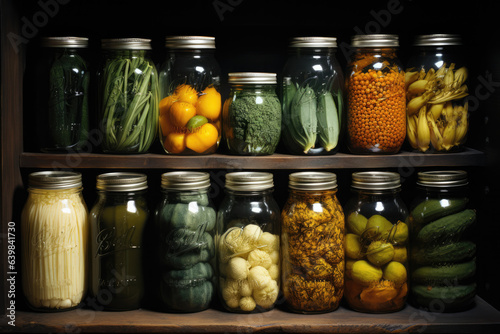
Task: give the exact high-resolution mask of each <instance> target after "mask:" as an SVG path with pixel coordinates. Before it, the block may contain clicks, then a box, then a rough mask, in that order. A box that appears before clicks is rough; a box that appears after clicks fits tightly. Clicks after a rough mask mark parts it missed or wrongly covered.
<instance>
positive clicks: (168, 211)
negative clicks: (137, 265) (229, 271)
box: [156, 171, 216, 312]
mask: <svg viewBox="0 0 500 334" xmlns="http://www.w3.org/2000/svg"><path fill="white" fill-rule="evenodd" d="M161 187H162V192H163V195H162V200H161V201H160V203H159V205H158V207H157V211H156V225H157V228H158V231H159V232H158V237H159V251H160V256H159V258H160V263H159V265H160V277H161V281H160V289H159V292H160V297H161V301H162V303H163V306H164V307H165V308H166V309H167V310H171V311H176V312H197V311H202V310H205V309H207V308H208V307H209V306H210V303H211V301H212V298H213V296H214V291H215V288H214V284H215V274H214V273H215V271H214V267H213V266H214V261H215V258H214V255H215V247H214V235H215V219H216V212H215V209H214V206H213V204H212V200H211V198H210V197H209V195H208V190H209V188H210V174H209V173H205V172H183V171H180V172H168V173H164V174H163V175H162V176H161Z"/></svg>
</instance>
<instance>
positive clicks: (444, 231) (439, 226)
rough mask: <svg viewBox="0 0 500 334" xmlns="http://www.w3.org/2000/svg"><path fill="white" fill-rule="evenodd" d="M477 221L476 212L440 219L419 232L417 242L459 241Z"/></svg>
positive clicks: (463, 212)
mask: <svg viewBox="0 0 500 334" xmlns="http://www.w3.org/2000/svg"><path fill="white" fill-rule="evenodd" d="M475 220H476V212H475V211H474V210H471V209H467V210H463V211H460V212H458V213H454V214H452V215H448V216H446V217H442V218H439V219H437V220H435V221H433V222H431V223H429V224H427V225H425V226H424V227H422V229H421V230H420V231H419V232H418V234H417V237H416V241H417V242H421V243H431V244H436V243H438V242H441V243H443V242H444V243H446V242H450V241H454V240H459V239H460V236H461V235H462V233H463V232H464V231H465V230H466V229H467V227H469V226H470V225H472V223H473V222H474V221H475Z"/></svg>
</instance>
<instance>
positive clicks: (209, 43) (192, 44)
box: [165, 36, 215, 49]
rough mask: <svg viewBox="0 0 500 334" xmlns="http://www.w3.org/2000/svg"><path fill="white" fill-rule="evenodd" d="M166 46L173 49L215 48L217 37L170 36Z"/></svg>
mask: <svg viewBox="0 0 500 334" xmlns="http://www.w3.org/2000/svg"><path fill="white" fill-rule="evenodd" d="M165 47H167V48H171V49H215V37H212V36H168V37H166V38H165Z"/></svg>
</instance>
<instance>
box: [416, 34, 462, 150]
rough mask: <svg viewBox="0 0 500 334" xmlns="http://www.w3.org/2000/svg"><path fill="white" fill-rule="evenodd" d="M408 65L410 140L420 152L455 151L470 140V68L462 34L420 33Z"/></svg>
mask: <svg viewBox="0 0 500 334" xmlns="http://www.w3.org/2000/svg"><path fill="white" fill-rule="evenodd" d="M413 52H414V53H413V55H412V57H411V58H410V60H409V62H408V65H407V68H406V100H407V107H406V112H407V117H408V120H407V121H408V124H407V140H408V143H409V145H410V146H411V147H412V148H413V149H415V150H417V151H420V152H430V153H433V152H439V153H442V152H456V151H460V150H461V149H462V148H463V144H464V143H465V141H466V139H467V131H468V124H469V120H468V118H469V114H468V108H469V107H468V103H467V99H466V97H467V95H468V88H467V87H468V80H467V77H468V71H467V67H466V64H465V60H464V59H463V56H462V55H463V49H462V39H461V37H460V36H459V35H451V34H434V35H421V36H417V38H416V39H415V43H414V51H413Z"/></svg>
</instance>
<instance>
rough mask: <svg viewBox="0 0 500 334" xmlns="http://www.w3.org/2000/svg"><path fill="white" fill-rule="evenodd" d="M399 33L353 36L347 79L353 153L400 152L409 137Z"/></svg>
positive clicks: (348, 131) (348, 136) (348, 130)
mask: <svg viewBox="0 0 500 334" xmlns="http://www.w3.org/2000/svg"><path fill="white" fill-rule="evenodd" d="M398 46H399V41H398V36H396V35H385V34H374V35H356V36H354V37H353V38H352V47H353V48H354V51H355V52H354V55H353V58H352V59H351V61H350V63H349V65H348V70H347V78H346V93H347V146H348V148H349V150H350V151H351V153H354V154H394V153H398V152H399V150H400V149H401V146H402V145H403V143H404V139H405V136H406V100H405V73H404V71H403V70H402V67H401V65H400V63H399V59H398V57H397V54H396V50H397V48H398Z"/></svg>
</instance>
